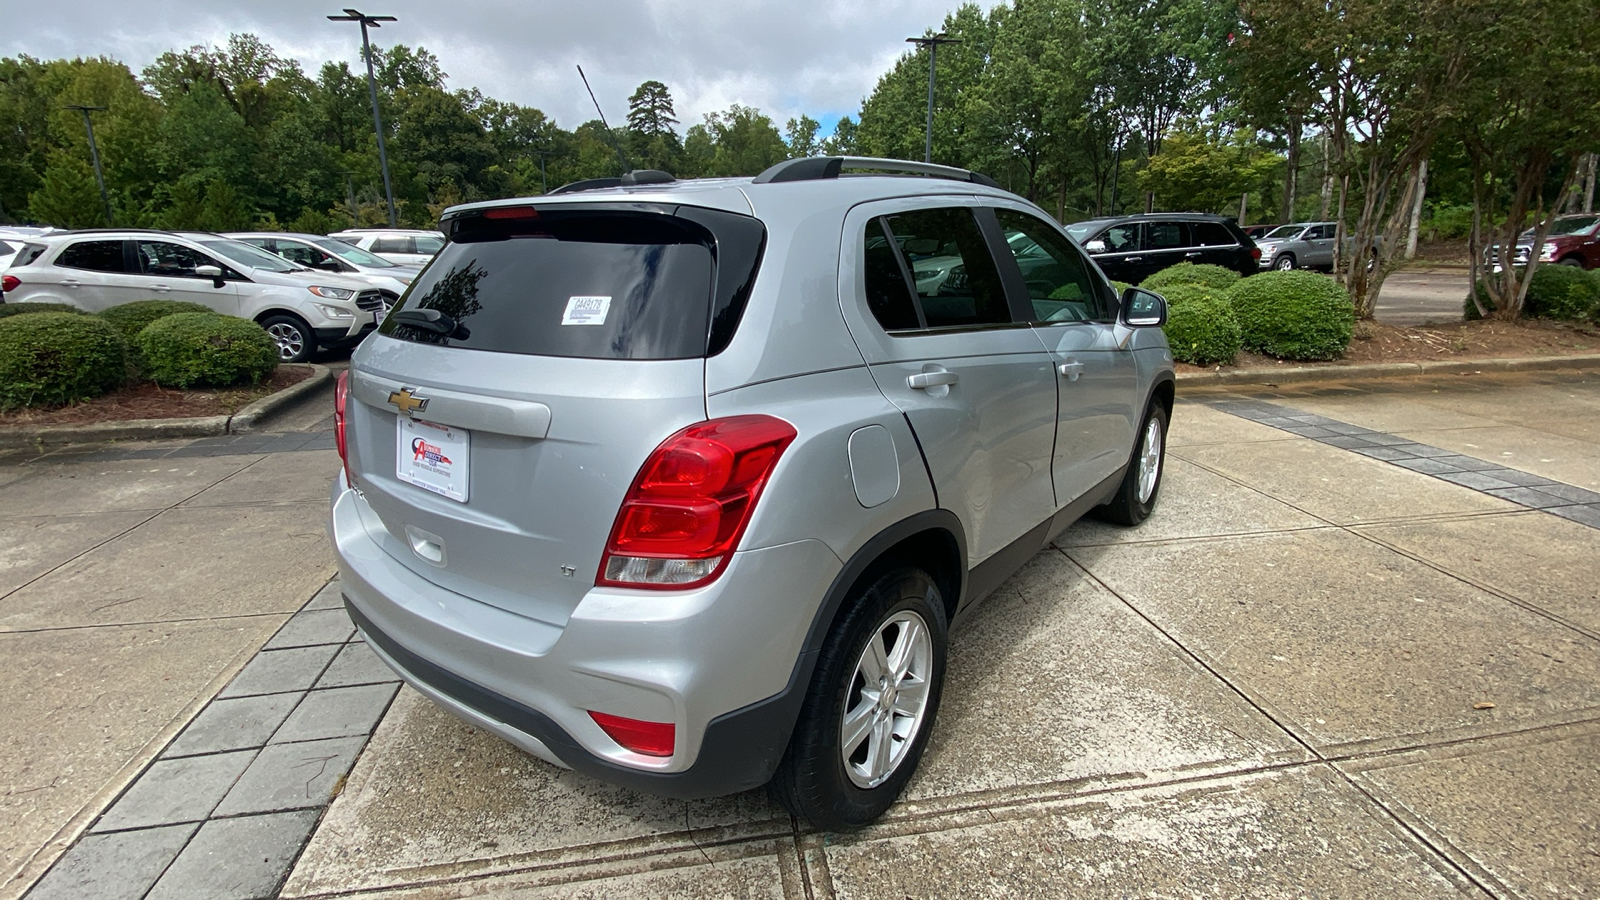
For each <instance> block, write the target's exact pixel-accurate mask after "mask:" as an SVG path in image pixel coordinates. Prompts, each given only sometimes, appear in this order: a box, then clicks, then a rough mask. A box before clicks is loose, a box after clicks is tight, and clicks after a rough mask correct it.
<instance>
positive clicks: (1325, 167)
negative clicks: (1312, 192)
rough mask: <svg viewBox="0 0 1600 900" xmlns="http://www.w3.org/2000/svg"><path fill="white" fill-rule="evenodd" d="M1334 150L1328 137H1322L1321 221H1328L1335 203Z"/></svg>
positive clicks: (1324, 135) (1318, 215)
mask: <svg viewBox="0 0 1600 900" xmlns="http://www.w3.org/2000/svg"><path fill="white" fill-rule="evenodd" d="M1332 155H1333V150H1332V149H1331V148H1330V147H1329V146H1328V135H1327V133H1326V132H1324V133H1323V135H1322V209H1321V210H1320V211H1319V212H1318V213H1317V219H1318V220H1319V221H1323V222H1326V221H1328V207H1329V206H1330V205H1331V204H1332V203H1333V161H1332V159H1331V157H1332Z"/></svg>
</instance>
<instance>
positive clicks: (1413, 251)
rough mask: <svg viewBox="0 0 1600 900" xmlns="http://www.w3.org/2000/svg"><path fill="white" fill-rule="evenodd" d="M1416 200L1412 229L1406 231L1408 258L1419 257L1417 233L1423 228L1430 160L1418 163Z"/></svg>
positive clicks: (1412, 216) (1412, 211) (1412, 209)
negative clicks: (1423, 209) (1423, 208)
mask: <svg viewBox="0 0 1600 900" xmlns="http://www.w3.org/2000/svg"><path fill="white" fill-rule="evenodd" d="M1413 177H1414V178H1415V179H1416V192H1417V197H1416V201H1415V202H1414V203H1412V204H1411V229H1410V231H1408V232H1407V233H1406V259H1416V258H1417V233H1418V232H1419V231H1421V230H1422V198H1423V197H1425V196H1427V193H1428V160H1427V159H1426V158H1424V159H1423V160H1422V161H1421V162H1419V163H1417V172H1416V175H1414V176H1413Z"/></svg>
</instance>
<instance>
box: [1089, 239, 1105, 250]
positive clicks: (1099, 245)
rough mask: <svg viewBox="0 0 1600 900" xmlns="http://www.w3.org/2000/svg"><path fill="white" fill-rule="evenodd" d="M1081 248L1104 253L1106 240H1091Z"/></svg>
mask: <svg viewBox="0 0 1600 900" xmlns="http://www.w3.org/2000/svg"><path fill="white" fill-rule="evenodd" d="M1083 249H1085V250H1087V251H1089V252H1090V253H1104V252H1106V242H1105V241H1101V240H1093V241H1090V242H1089V243H1087V244H1084V245H1083Z"/></svg>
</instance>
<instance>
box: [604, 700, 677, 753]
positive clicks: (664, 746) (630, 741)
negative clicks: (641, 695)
mask: <svg viewBox="0 0 1600 900" xmlns="http://www.w3.org/2000/svg"><path fill="white" fill-rule="evenodd" d="M589 718H591V719H593V720H594V723H595V724H596V725H599V726H600V730H601V731H604V732H605V733H606V734H607V735H608V736H610V738H611V739H612V740H613V741H616V742H617V743H619V744H621V745H622V746H623V747H626V748H627V749H629V750H632V751H633V752H635V753H639V754H643V755H645V756H671V755H672V745H673V741H674V738H675V733H676V731H677V729H676V728H675V727H673V724H672V723H671V722H641V721H639V720H638V719H627V718H623V717H622V716H610V715H606V714H605V713H598V712H594V711H593V710H590V712H589Z"/></svg>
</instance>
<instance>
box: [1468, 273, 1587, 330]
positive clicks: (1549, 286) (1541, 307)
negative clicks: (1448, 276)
mask: <svg viewBox="0 0 1600 900" xmlns="http://www.w3.org/2000/svg"><path fill="white" fill-rule="evenodd" d="M1473 292H1474V293H1476V294H1477V296H1478V301H1479V302H1480V303H1482V304H1483V308H1484V309H1487V310H1489V311H1490V312H1491V313H1492V312H1494V311H1495V309H1496V306H1495V302H1494V301H1493V300H1491V299H1490V298H1489V291H1488V289H1486V288H1485V287H1484V286H1483V282H1482V281H1479V282H1478V283H1477V284H1476V285H1474V286H1473ZM1461 313H1462V315H1463V316H1464V317H1466V319H1467V321H1469V322H1470V321H1472V320H1474V319H1479V318H1482V316H1479V315H1478V308H1477V306H1475V305H1474V304H1473V302H1472V298H1471V297H1468V298H1467V299H1466V300H1464V301H1462V303H1461ZM1522 314H1523V315H1524V316H1529V317H1533V318H1540V319H1564V320H1567V321H1572V322H1578V321H1583V320H1584V319H1589V320H1595V321H1600V269H1596V270H1594V271H1593V272H1585V271H1584V270H1582V269H1580V268H1578V267H1577V266H1563V265H1557V264H1554V263H1544V264H1543V265H1541V266H1539V268H1538V269H1535V270H1534V273H1533V283H1532V284H1530V285H1528V293H1527V296H1525V297H1524V298H1523V300H1522Z"/></svg>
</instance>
